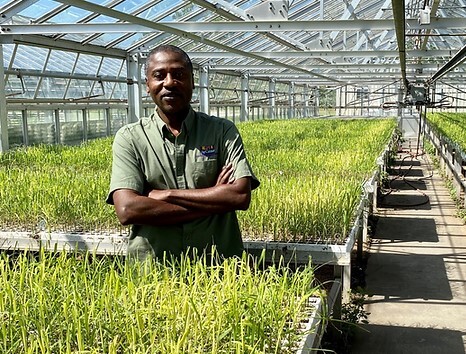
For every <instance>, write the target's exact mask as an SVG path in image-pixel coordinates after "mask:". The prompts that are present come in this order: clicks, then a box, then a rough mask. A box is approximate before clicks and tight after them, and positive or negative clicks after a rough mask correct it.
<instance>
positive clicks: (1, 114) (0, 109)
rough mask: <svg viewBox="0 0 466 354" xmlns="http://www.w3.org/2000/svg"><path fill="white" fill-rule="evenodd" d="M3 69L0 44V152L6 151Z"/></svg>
mask: <svg viewBox="0 0 466 354" xmlns="http://www.w3.org/2000/svg"><path fill="white" fill-rule="evenodd" d="M4 78H5V70H4V69H3V46H2V45H1V44H0V153H1V152H3V151H7V150H8V148H9V146H8V145H9V144H8V119H7V109H6V96H5V79H4Z"/></svg>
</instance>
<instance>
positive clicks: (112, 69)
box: [99, 58, 122, 76]
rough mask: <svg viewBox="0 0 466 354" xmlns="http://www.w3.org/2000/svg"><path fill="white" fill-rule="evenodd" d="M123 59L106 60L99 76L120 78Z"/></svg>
mask: <svg viewBox="0 0 466 354" xmlns="http://www.w3.org/2000/svg"><path fill="white" fill-rule="evenodd" d="M121 64H122V60H121V59H115V58H104V61H103V63H102V67H101V68H100V71H99V75H105V76H119V75H120V70H121Z"/></svg>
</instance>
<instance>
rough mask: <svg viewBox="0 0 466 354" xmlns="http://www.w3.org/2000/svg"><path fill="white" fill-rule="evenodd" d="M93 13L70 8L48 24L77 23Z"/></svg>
mask: <svg viewBox="0 0 466 354" xmlns="http://www.w3.org/2000/svg"><path fill="white" fill-rule="evenodd" d="M89 14H91V12H89V11H86V10H83V9H80V8H78V7H69V8H67V9H65V10H63V11H61V12H59V13H58V14H56V15H55V16H53V17H51V18H50V19H49V20H48V21H47V22H51V23H77V22H79V21H80V20H81V19H83V18H84V17H86V16H88V15H89Z"/></svg>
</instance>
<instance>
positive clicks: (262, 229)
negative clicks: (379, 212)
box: [0, 119, 396, 243]
mask: <svg viewBox="0 0 466 354" xmlns="http://www.w3.org/2000/svg"><path fill="white" fill-rule="evenodd" d="M395 125H396V122H395V121H394V120H392V119H371V120H364V119H352V120H336V119H331V120H324V119H307V120H286V121H285V120H280V121H259V122H247V123H244V124H239V129H240V131H241V133H242V135H243V140H244V143H245V145H246V151H247V153H248V157H249V160H250V162H251V165H252V166H253V170H254V172H255V173H256V175H257V176H258V178H259V180H260V181H261V186H260V187H259V188H258V189H257V190H256V191H254V192H253V200H252V203H251V207H250V208H249V210H247V211H246V212H240V213H239V219H240V222H241V226H242V229H243V233H244V235H245V236H247V237H248V238H254V239H262V240H270V239H273V240H282V241H299V242H325V243H335V242H343V241H344V240H345V239H346V237H347V234H348V232H349V230H350V228H351V226H352V222H353V218H354V215H353V214H354V212H355V208H356V206H357V204H358V203H359V199H360V195H361V185H362V184H363V183H364V181H365V180H366V179H367V178H368V177H370V175H371V174H372V173H373V171H374V170H375V169H376V168H377V165H376V159H377V157H378V156H379V155H380V154H381V152H382V151H383V150H384V148H385V146H386V145H387V143H388V142H389V140H390V137H391V135H392V132H393V129H394V127H395ZM111 142H112V140H111V139H100V140H94V141H92V142H89V143H87V144H84V145H82V146H75V147H69V146H53V145H43V146H38V147H33V148H22V149H18V150H15V151H11V152H8V153H6V154H3V155H0V187H1V188H0V209H1V210H2V211H3V212H2V213H1V214H0V228H3V229H20V230H25V229H27V230H33V231H34V230H37V229H39V230H40V229H44V228H45V229H48V230H53V231H87V232H89V231H97V232H115V231H116V232H118V231H119V228H120V226H119V224H118V220H117V218H116V216H115V213H114V210H113V207H111V206H109V205H107V204H105V198H106V195H107V192H108V187H109V182H110V170H111Z"/></svg>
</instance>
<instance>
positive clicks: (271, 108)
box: [269, 79, 275, 119]
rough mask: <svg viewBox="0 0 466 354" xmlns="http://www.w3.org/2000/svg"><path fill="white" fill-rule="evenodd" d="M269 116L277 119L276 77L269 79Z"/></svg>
mask: <svg viewBox="0 0 466 354" xmlns="http://www.w3.org/2000/svg"><path fill="white" fill-rule="evenodd" d="M269 118H270V119H275V79H271V80H270V81H269Z"/></svg>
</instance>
